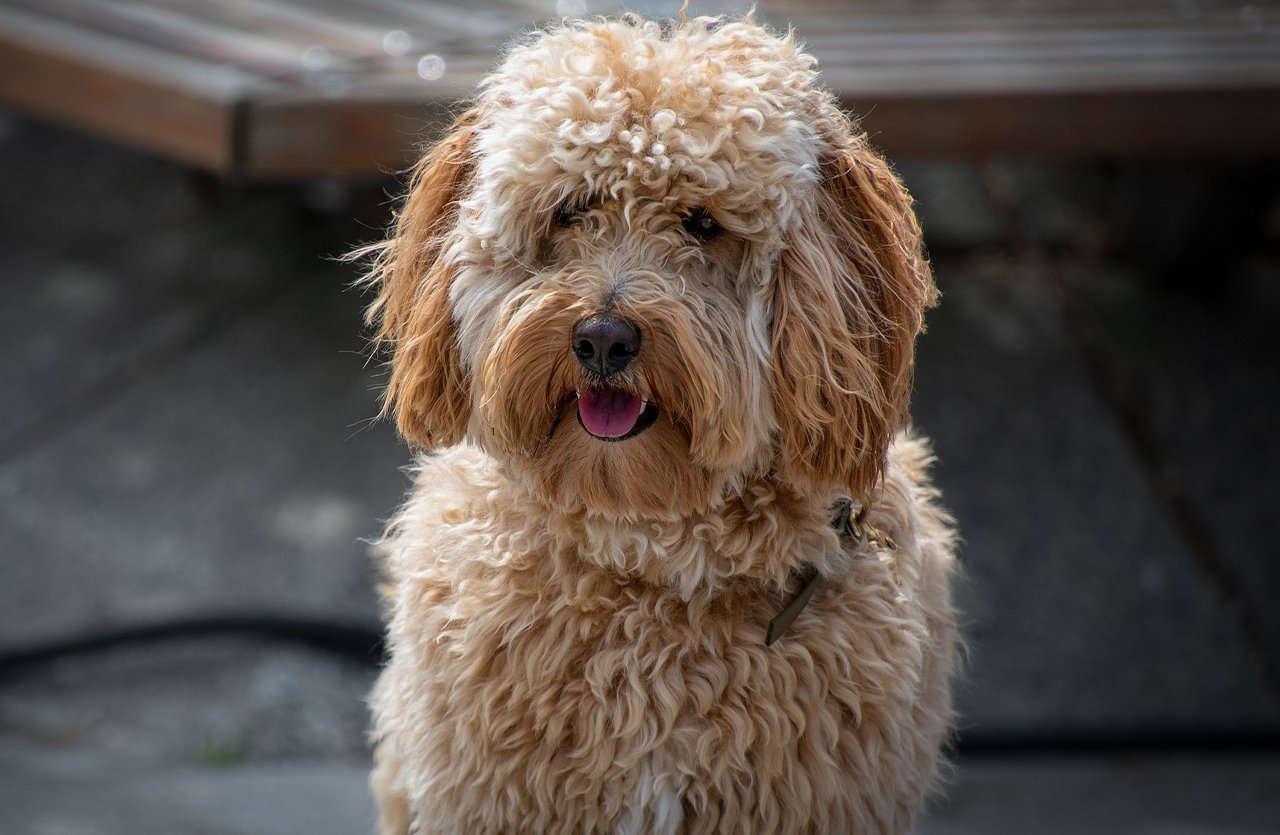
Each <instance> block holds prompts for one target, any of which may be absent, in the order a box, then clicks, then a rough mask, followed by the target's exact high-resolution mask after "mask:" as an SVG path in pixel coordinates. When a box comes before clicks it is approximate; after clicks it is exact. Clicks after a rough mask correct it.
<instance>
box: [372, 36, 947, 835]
mask: <svg viewBox="0 0 1280 835" xmlns="http://www.w3.org/2000/svg"><path fill="white" fill-rule="evenodd" d="M704 214H705V216H706V217H709V218H710V219H711V220H713V221H714V223H715V224H716V227H717V228H716V229H715V231H714V232H713V233H711V234H708V235H705V236H698V235H695V234H693V233H692V232H691V231H690V229H689V228H688V224H687V222H686V219H687V218H689V217H691V216H693V217H698V216H702V215H704ZM370 253H371V254H372V257H373V259H374V260H373V269H372V271H371V283H373V284H374V285H376V287H377V289H378V298H377V300H376V301H375V303H374V305H373V307H372V308H371V312H370V318H371V321H372V322H373V324H374V326H375V328H376V332H377V338H378V341H379V342H380V343H381V344H382V345H383V346H384V347H385V348H386V349H387V350H388V351H389V353H390V355H391V378H390V383H389V387H388V393H387V410H388V412H390V413H392V414H394V416H395V418H396V421H397V424H398V426H399V427H400V429H401V431H402V433H403V434H404V435H405V437H406V438H407V439H409V440H410V442H411V443H413V444H415V445H417V446H419V447H422V448H424V450H431V451H426V452H424V453H423V454H422V455H421V457H420V458H419V462H418V466H417V470H416V472H415V485H416V486H415V487H414V489H413V491H412V493H411V495H410V497H409V499H408V501H407V502H406V504H405V505H404V507H403V508H402V509H401V511H400V512H399V514H398V515H397V516H396V518H395V519H394V520H393V522H392V523H391V525H390V526H389V527H388V530H387V533H386V535H385V537H384V539H383V540H382V541H381V543H380V544H379V546H378V550H379V553H380V554H381V557H382V559H383V561H384V569H385V573H386V576H387V580H388V584H387V595H388V600H389V606H390V625H389V638H390V648H391V658H390V661H389V663H388V666H387V668H386V669H385V671H384V672H383V674H382V676H381V678H380V680H379V682H378V686H377V689H376V691H375V694H374V697H373V707H374V713H375V723H376V728H375V738H376V741H377V745H378V751H377V766H376V768H375V772H374V775H373V778H372V785H373V789H374V792H375V795H376V796H377V798H378V802H379V808H380V819H381V828H382V831H383V832H384V833H407V832H413V833H423V834H424V835H425V833H484V832H492V833H505V832H511V833H521V832H524V833H588V832H600V833H606V832H608V833H713V832H740V833H764V832H785V833H792V832H797V833H798V832H811V833H896V832H904V831H906V830H908V829H909V828H910V825H911V822H912V819H913V815H914V814H915V812H916V810H917V808H918V806H919V805H920V803H921V800H922V798H923V797H924V795H925V793H926V791H927V790H928V788H929V787H930V785H931V783H932V782H933V780H934V779H935V775H936V771H937V769H938V762H939V749H940V747H941V746H942V744H943V742H944V740H945V738H946V736H947V733H948V728H949V725H950V721H951V709H950V704H949V702H950V700H949V690H950V677H951V675H952V670H953V667H954V665H955V658H956V649H955V647H956V636H955V628H954V625H953V617H952V613H951V607H950V599H949V590H948V582H949V580H948V578H949V575H950V572H951V568H952V560H953V557H952V554H953V548H954V537H953V533H952V531H951V528H950V525H949V520H948V518H947V516H946V515H945V513H944V512H943V511H942V510H941V509H940V508H939V507H938V505H937V503H936V494H935V491H934V490H933V489H932V488H931V487H930V486H929V483H928V480H927V475H926V469H927V466H928V463H929V453H928V451H927V448H926V446H925V444H924V443H923V442H922V441H920V440H918V439H915V438H913V437H911V436H910V435H908V434H906V433H905V432H904V430H903V427H904V426H905V425H906V422H907V400H908V396H909V392H910V383H911V370H912V363H913V360H912V357H913V343H914V339H915V336H916V334H917V333H918V332H919V330H920V329H921V327H922V313H923V310H924V308H925V307H927V306H928V305H930V304H932V303H933V301H934V299H935V291H934V288H933V283H932V278H931V275H930V271H929V266H928V264H927V262H926V261H925V260H924V258H923V256H922V255H921V248H920V238H919V229H918V227H917V225H916V222H915V218H914V215H913V213H912V210H911V204H910V199H909V197H908V196H907V195H906V192H905V191H904V190H903V188H902V186H901V184H900V183H899V181H898V180H897V178H896V177H894V175H893V174H892V172H891V171H890V170H889V169H888V167H887V166H886V165H885V164H884V162H883V161H882V160H881V159H880V158H879V157H878V156H877V155H876V154H875V153H874V152H873V151H872V150H871V149H870V148H869V147H868V145H867V141H866V137H865V136H864V135H863V134H861V133H860V132H859V131H858V130H857V129H856V127H855V125H854V124H853V123H851V122H850V120H849V119H848V118H847V117H846V116H845V115H844V114H843V113H842V112H841V111H840V110H839V108H838V107H837V106H836V105H835V103H834V102H833V100H832V99H831V97H830V96H829V94H827V93H826V92H825V91H824V90H823V89H822V88H821V87H820V86H818V82H817V76H816V68H815V67H814V65H813V61H812V59H810V58H809V57H808V56H807V55H805V54H804V53H803V52H802V51H801V49H800V48H799V46H798V45H797V44H796V43H795V41H794V40H793V39H792V38H791V37H790V36H786V37H779V36H777V35H774V34H772V33H770V32H767V31H765V30H764V29H763V28H761V27H760V26H758V25H756V24H754V23H752V22H751V21H736V22H724V21H717V20H710V19H699V20H695V21H690V22H689V23H687V24H685V25H682V26H674V25H669V26H660V25H658V24H656V23H653V22H648V21H643V20H639V19H635V18H628V19H624V20H621V21H592V22H585V23H583V22H574V23H567V24H565V25H563V26H560V27H556V28H554V29H551V30H548V31H545V32H540V33H537V34H535V35H533V36H531V37H530V38H528V39H526V41H525V42H524V43H522V44H521V45H518V46H517V47H515V48H514V49H513V50H512V51H511V53H510V54H509V55H508V56H507V58H506V59H505V61H504V62H503V63H502V65H501V66H500V67H499V68H498V69H497V71H495V72H494V73H493V75H491V76H490V77H489V78H488V79H487V80H486V82H485V84H484V85H483V87H482V90H481V91H480V93H479V95H478V97H477V99H476V101H475V103H474V106H473V107H472V108H471V109H470V110H468V112H467V113H466V114H464V115H463V116H462V117H461V118H460V119H459V120H458V122H457V123H456V125H455V126H454V128H453V130H452V131H451V132H450V133H449V135H448V136H447V137H446V138H445V139H443V140H442V141H441V142H440V143H439V144H438V145H437V146H436V148H435V149H433V150H432V151H431V152H430V153H429V154H427V155H426V156H425V157H424V159H423V161H422V162H421V163H420V164H419V166H418V168H417V170H416V172H415V176H414V179H413V182H412V185H411V187H410V194H409V198H408V201H407V202H406V204H405V207H404V209H403V210H402V211H401V213H400V215H399V217H398V219H397V224H396V229H395V232H394V234H393V235H392V236H391V237H390V239H389V240H388V241H387V242H386V243H384V244H381V245H379V246H377V247H374V248H372V249H371V250H370ZM599 315H611V316H616V317H619V318H621V319H624V320H626V321H628V322H631V323H634V325H635V326H636V327H637V329H638V332H639V333H640V335H641V341H640V349H639V352H638V354H637V355H636V357H635V359H634V361H633V362H631V364H630V365H628V366H627V367H626V369H625V370H623V371H622V372H619V374H618V375H617V376H616V378H612V379H610V380H609V384H610V385H612V386H615V387H617V388H619V389H621V390H625V391H627V392H630V393H633V394H635V395H637V396H640V397H643V398H644V399H645V401H647V402H648V403H651V404H653V405H654V407H656V409H657V418H656V420H655V421H654V423H653V424H652V426H650V427H649V428H647V429H645V430H644V431H642V432H640V433H639V434H637V435H635V436H634V437H631V438H628V439H626V440H622V441H618V442H605V441H602V440H600V439H598V438H595V437H593V436H592V435H590V434H589V433H587V432H586V430H585V429H584V428H583V427H582V426H580V425H579V423H578V421H577V420H576V410H577V408H578V406H577V393H578V392H579V391H580V390H581V389H582V387H583V386H585V385H590V384H593V379H592V378H591V376H590V375H589V374H588V373H587V372H585V371H584V370H583V368H582V367H581V366H580V365H579V364H578V363H577V362H576V361H575V359H574V355H573V351H572V347H571V341H572V337H571V332H572V330H573V328H574V325H575V324H576V323H578V322H580V321H582V320H583V319H585V318H587V317H591V316H599ZM595 382H598V381H595ZM841 496H853V497H855V498H857V499H859V500H861V501H865V502H866V503H867V504H868V505H869V507H870V523H871V524H872V525H873V526H875V527H876V528H878V529H879V530H880V531H882V532H884V533H886V534H888V535H889V536H890V537H892V539H893V540H894V541H895V542H896V547H895V548H893V549H885V548H875V547H872V546H871V545H868V544H867V543H865V542H859V541H856V540H854V539H852V538H849V537H845V538H843V539H842V538H841V537H840V536H838V535H837V532H836V531H835V530H834V529H833V528H832V526H831V510H830V508H831V506H832V505H833V503H834V502H835V501H836V500H837V499H839V498H840V497H841ZM807 565H813V566H816V567H817V568H818V569H819V571H820V572H821V575H822V578H823V579H822V581H821V584H820V586H819V588H818V591H817V592H816V594H815V595H814V597H813V599H812V600H811V601H810V603H809V604H808V606H807V607H806V608H805V609H804V610H803V612H802V613H801V615H800V616H799V618H798V619H797V620H796V622H795V624H794V625H793V626H792V627H791V628H790V630H789V631H788V632H786V633H785V635H783V637H782V638H781V639H780V640H779V641H778V642H777V643H775V644H774V645H772V646H765V643H764V636H765V628H766V625H767V623H768V622H769V620H770V619H771V618H772V617H774V616H775V615H776V614H777V613H778V612H779V610H780V609H781V608H782V607H783V606H784V605H785V604H786V602H787V601H788V600H789V599H790V598H791V597H792V596H794V594H795V593H796V590H797V577H798V575H799V574H800V573H802V571H803V570H804V568H805V566H807Z"/></svg>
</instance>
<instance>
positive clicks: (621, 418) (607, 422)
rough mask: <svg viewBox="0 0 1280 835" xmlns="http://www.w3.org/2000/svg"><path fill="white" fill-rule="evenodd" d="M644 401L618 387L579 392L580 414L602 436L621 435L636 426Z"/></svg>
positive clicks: (589, 429) (595, 432)
mask: <svg viewBox="0 0 1280 835" xmlns="http://www.w3.org/2000/svg"><path fill="white" fill-rule="evenodd" d="M643 410H644V401H643V400H641V399H640V398H639V397H636V396H635V395H632V394H627V393H626V392H625V391H621V390H619V389H615V388H588V389H583V390H582V392H581V393H580V394H579V395H578V417H579V418H580V419H581V420H582V425H583V426H585V427H586V428H587V431H588V432H590V433H591V434H592V435H595V436H596V437H599V438H619V437H621V436H623V435H625V434H627V433H628V432H630V431H631V430H632V429H634V428H635V425H636V421H637V420H639V419H640V412H641V411H643Z"/></svg>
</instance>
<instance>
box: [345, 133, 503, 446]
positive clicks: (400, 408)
mask: <svg viewBox="0 0 1280 835" xmlns="http://www.w3.org/2000/svg"><path fill="white" fill-rule="evenodd" d="M476 122H477V113H476V111H475V110H474V109H472V110H470V111H468V112H466V113H464V114H463V115H462V116H461V117H459V118H458V120H457V121H456V122H454V124H453V126H452V127H451V128H450V130H449V133H448V134H447V135H446V136H445V137H444V139H442V140H440V142H439V143H438V144H437V145H436V146H435V147H434V148H432V150H431V151H430V152H428V153H427V154H426V155H425V156H424V157H423V158H422V160H421V161H420V162H418V164H417V166H416V167H415V168H414V171H413V177H412V179H411V181H410V186H409V197H408V200H407V201H406V202H405V205H404V207H403V208H402V209H401V210H400V211H399V212H397V214H396V218H395V231H394V233H393V235H392V236H391V237H390V238H389V239H388V240H387V241H385V242H383V243H381V244H378V245H376V246H374V247H371V248H370V249H369V250H366V251H365V254H368V253H370V252H371V253H372V254H373V255H374V259H373V265H372V268H371V269H370V271H369V275H368V278H367V279H366V280H367V282H368V283H369V284H371V285H373V286H375V287H376V288H377V292H378V296H377V298H376V299H375V300H374V302H373V304H372V305H370V306H369V310H368V312H367V314H366V319H367V321H368V323H369V324H370V325H371V326H372V328H373V338H374V342H375V345H376V347H378V348H381V349H385V350H387V351H388V352H389V353H390V355H391V378H390V381H389V382H388V383H387V389H386V393H385V395H384V400H383V407H382V413H383V416H386V415H388V414H392V415H394V416H395V420H396V425H397V427H399V429H400V434H401V435H403V436H404V438H405V439H406V440H407V441H409V443H411V444H414V445H417V446H422V447H438V446H450V445H453V444H456V443H458V442H460V441H461V440H462V436H463V434H464V433H465V432H466V427H467V420H468V417H469V415H470V395H469V386H468V375H467V372H466V370H465V369H464V368H463V366H462V362H461V357H460V356H459V354H458V333H457V325H456V323H455V322H454V319H453V307H452V305H451V304H450V303H449V291H450V288H451V287H452V286H453V280H454V274H455V271H456V268H455V267H454V266H453V265H452V264H450V263H449V262H448V259H447V258H443V257H442V255H443V253H444V252H445V251H446V250H447V248H448V245H449V243H450V241H451V238H452V233H453V231H454V229H455V228H456V226H457V219H458V203H459V201H460V200H461V199H462V198H463V196H464V195H465V193H466V191H467V188H468V186H469V185H470V182H471V178H472V174H473V172H474V168H475V162H474V159H473V151H472V147H473V144H474V141H473V140H474V133H475V124H476ZM357 254H358V255H359V254H361V253H357Z"/></svg>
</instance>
